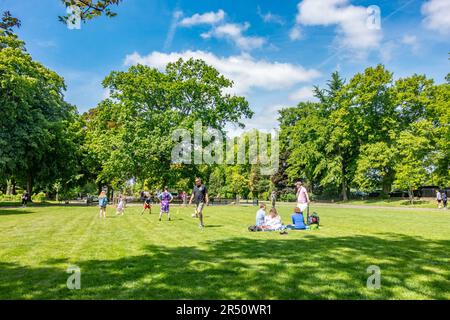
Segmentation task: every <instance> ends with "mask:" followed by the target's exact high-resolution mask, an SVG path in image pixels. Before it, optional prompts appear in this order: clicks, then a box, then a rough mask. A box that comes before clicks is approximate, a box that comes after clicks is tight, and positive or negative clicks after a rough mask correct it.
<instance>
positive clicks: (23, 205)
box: [22, 191, 30, 208]
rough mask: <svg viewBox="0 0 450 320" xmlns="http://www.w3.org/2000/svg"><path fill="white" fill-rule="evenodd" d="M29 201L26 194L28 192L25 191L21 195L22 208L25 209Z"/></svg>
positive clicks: (28, 195)
mask: <svg viewBox="0 0 450 320" xmlns="http://www.w3.org/2000/svg"><path fill="white" fill-rule="evenodd" d="M29 200H30V194H29V193H28V191H25V192H24V194H23V195H22V207H24V208H25V207H26V206H27V203H28V201H29Z"/></svg>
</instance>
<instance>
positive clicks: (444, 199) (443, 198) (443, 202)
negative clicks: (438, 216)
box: [442, 190, 448, 209]
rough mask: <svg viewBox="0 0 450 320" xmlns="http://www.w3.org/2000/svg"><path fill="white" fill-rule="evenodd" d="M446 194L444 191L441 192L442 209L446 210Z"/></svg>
mask: <svg viewBox="0 0 450 320" xmlns="http://www.w3.org/2000/svg"><path fill="white" fill-rule="evenodd" d="M447 200H448V199H447V192H446V191H445V190H444V191H442V205H443V206H444V209H447Z"/></svg>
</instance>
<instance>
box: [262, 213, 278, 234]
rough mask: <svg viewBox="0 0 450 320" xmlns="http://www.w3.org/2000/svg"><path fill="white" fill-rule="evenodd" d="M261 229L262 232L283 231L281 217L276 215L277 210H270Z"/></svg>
mask: <svg viewBox="0 0 450 320" xmlns="http://www.w3.org/2000/svg"><path fill="white" fill-rule="evenodd" d="M262 229H263V230H264V231H277V230H282V229H283V225H282V223H281V217H280V215H279V214H278V212H277V209H275V208H272V209H270V212H269V214H268V215H267V216H266V218H265V219H264V225H263V226H262Z"/></svg>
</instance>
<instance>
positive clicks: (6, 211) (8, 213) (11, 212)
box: [0, 209, 33, 217]
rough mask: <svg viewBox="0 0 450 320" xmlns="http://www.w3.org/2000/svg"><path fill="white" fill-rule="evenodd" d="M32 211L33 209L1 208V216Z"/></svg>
mask: <svg viewBox="0 0 450 320" xmlns="http://www.w3.org/2000/svg"><path fill="white" fill-rule="evenodd" d="M30 213H33V212H32V211H28V210H17V209H11V210H10V209H0V217H1V216H13V215H20V214H30Z"/></svg>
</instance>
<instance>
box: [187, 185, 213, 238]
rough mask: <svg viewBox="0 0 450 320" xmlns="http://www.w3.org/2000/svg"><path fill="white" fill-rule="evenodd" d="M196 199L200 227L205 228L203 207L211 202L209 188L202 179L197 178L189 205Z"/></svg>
mask: <svg viewBox="0 0 450 320" xmlns="http://www.w3.org/2000/svg"><path fill="white" fill-rule="evenodd" d="M194 200H195V217H198V218H199V220H200V224H199V228H200V229H202V230H203V228H204V227H205V225H204V224H203V207H204V206H205V204H206V205H208V204H209V198H208V190H207V189H206V186H205V185H204V184H203V183H202V179H200V178H196V179H195V185H194V189H193V190H192V196H191V199H190V200H189V205H191V204H192V201H194Z"/></svg>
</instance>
